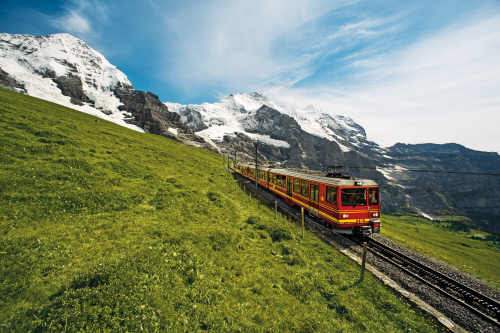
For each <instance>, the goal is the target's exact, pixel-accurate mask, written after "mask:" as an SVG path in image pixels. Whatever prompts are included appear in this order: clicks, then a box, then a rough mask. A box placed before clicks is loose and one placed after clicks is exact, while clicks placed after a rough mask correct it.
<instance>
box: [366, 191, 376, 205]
mask: <svg viewBox="0 0 500 333" xmlns="http://www.w3.org/2000/svg"><path fill="white" fill-rule="evenodd" d="M368 203H369V204H370V205H378V188H370V189H368Z"/></svg>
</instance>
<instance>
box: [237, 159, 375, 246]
mask: <svg viewBox="0 0 500 333" xmlns="http://www.w3.org/2000/svg"><path fill="white" fill-rule="evenodd" d="M234 169H235V171H236V172H238V173H239V174H241V175H242V176H243V177H246V178H248V179H250V180H252V181H255V177H256V174H255V165H251V164H240V165H237V166H235V167H234ZM257 182H258V184H259V186H261V187H262V188H265V189H266V190H268V191H270V192H272V193H274V194H276V195H279V196H280V197H282V198H283V199H284V200H285V202H286V203H287V204H288V205H290V206H299V207H304V210H305V211H307V212H309V214H310V215H314V216H316V217H317V218H318V219H320V220H321V221H323V222H324V223H325V225H326V226H328V227H329V228H330V229H331V230H333V231H336V232H340V233H350V234H351V233H352V234H362V235H365V236H366V235H370V234H371V233H378V232H380V223H381V222H380V220H379V218H380V188H379V186H378V185H377V183H375V182H374V181H373V180H368V179H354V178H348V179H347V178H334V177H325V176H318V175H311V174H307V173H302V172H295V171H289V170H284V169H273V168H269V167H267V168H265V167H259V168H258V169H257Z"/></svg>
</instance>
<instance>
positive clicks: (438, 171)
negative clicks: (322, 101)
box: [266, 161, 500, 176]
mask: <svg viewBox="0 0 500 333" xmlns="http://www.w3.org/2000/svg"><path fill="white" fill-rule="evenodd" d="M266 163H281V162H271V161H267V162H266ZM287 166H298V167H302V166H318V164H316V163H288V164H287ZM347 168H348V169H367V170H375V171H377V168H376V167H360V166H347ZM401 171H411V172H429V173H442V174H458V175H476V176H500V173H487V172H464V171H445V170H424V169H401Z"/></svg>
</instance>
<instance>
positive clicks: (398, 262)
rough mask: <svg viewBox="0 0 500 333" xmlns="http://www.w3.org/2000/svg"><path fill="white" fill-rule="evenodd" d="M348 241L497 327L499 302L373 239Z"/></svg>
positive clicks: (499, 321) (499, 310) (499, 322)
mask: <svg viewBox="0 0 500 333" xmlns="http://www.w3.org/2000/svg"><path fill="white" fill-rule="evenodd" d="M352 239H353V240H354V241H355V242H356V243H358V244H359V245H361V244H362V243H363V242H364V241H366V242H367V243H368V249H369V250H370V251H371V252H372V253H373V254H374V255H376V256H378V257H380V258H383V259H385V260H387V261H389V262H390V263H391V264H393V265H395V266H396V267H398V268H400V269H401V270H403V271H405V272H406V273H407V274H408V275H410V276H412V277H414V278H415V279H418V280H419V281H421V282H423V283H425V284H427V285H428V286H430V287H432V288H434V289H436V290H437V291H439V292H440V293H441V294H443V295H446V296H447V297H448V298H450V299H452V300H453V301H455V302H457V303H459V304H461V305H462V306H463V307H465V308H467V309H468V310H470V311H471V312H473V313H475V314H476V315H478V316H480V317H481V318H483V319H484V320H486V321H488V322H490V323H492V324H494V325H496V326H497V327H500V302H498V301H496V300H494V299H492V298H490V297H488V296H486V295H483V294H481V293H480V292H478V291H476V290H474V289H472V288H469V287H468V286H466V285H464V284H463V283H460V282H458V281H456V280H454V279H452V278H450V277H448V276H446V275H444V274H442V273H440V272H438V271H436V270H435V269H433V268H431V267H429V266H427V265H425V264H423V263H420V262H418V261H416V260H414V259H412V258H410V257H408V256H405V255H403V254H401V253H399V252H397V251H396V250H394V249H392V248H390V247H389V246H387V245H384V244H382V243H380V242H378V241H376V240H375V239H372V238H363V239H360V238H359V237H352Z"/></svg>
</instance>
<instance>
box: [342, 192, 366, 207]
mask: <svg viewBox="0 0 500 333" xmlns="http://www.w3.org/2000/svg"><path fill="white" fill-rule="evenodd" d="M341 198H342V206H365V205H366V189H365V188H343V189H342V190H341Z"/></svg>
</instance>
